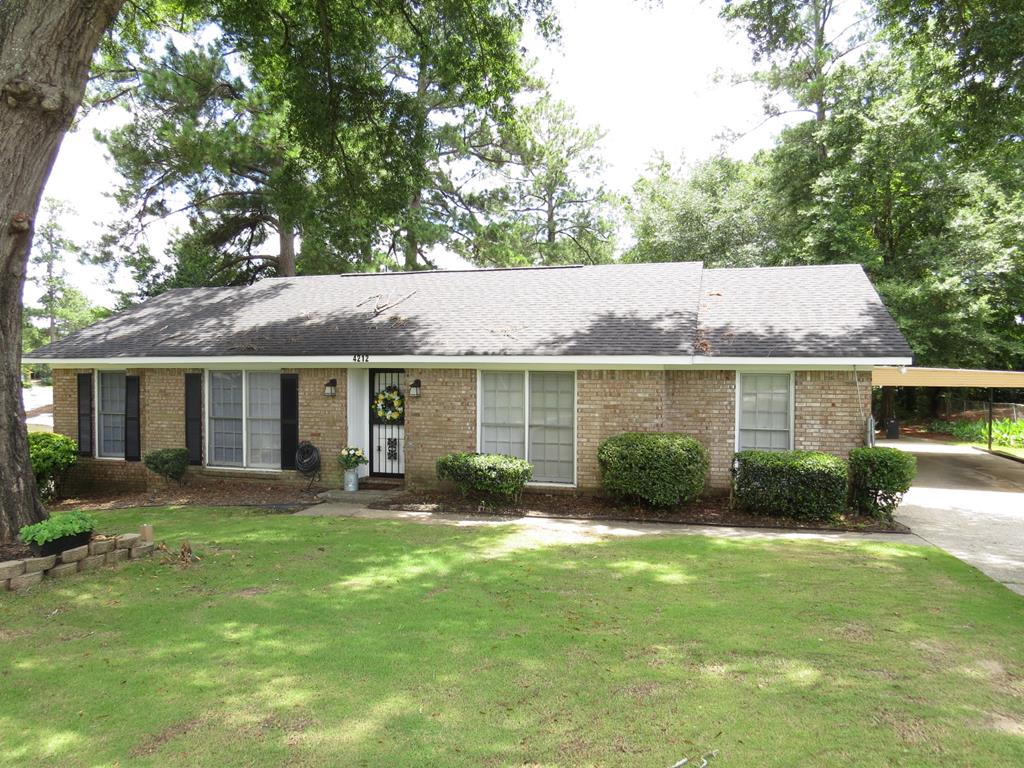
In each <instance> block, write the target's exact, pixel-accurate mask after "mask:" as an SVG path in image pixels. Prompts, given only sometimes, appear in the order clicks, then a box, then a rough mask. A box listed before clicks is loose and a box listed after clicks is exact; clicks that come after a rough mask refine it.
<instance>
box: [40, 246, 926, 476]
mask: <svg viewBox="0 0 1024 768" xmlns="http://www.w3.org/2000/svg"><path fill="white" fill-rule="evenodd" d="M26 361H27V362H32V363H48V364H50V365H51V366H52V367H53V378H54V430H55V431H56V432H59V433H61V434H65V435H68V436H70V437H73V438H75V439H76V440H78V443H79V448H80V452H81V454H82V457H81V459H80V461H79V462H78V464H77V465H76V467H75V469H74V474H73V477H72V478H71V481H72V482H73V483H76V484H79V485H81V484H90V483H91V484H103V485H107V484H118V485H121V486H124V487H133V488H140V487H145V486H147V485H148V484H150V483H151V482H154V481H155V480H156V478H155V476H153V475H152V474H151V473H149V471H148V470H147V469H146V468H145V466H144V465H143V463H142V462H141V461H140V460H139V459H140V457H142V456H144V455H145V454H146V453H148V452H149V451H153V450H156V449H158V448H168V447H175V448H178V447H180V448H187V449H188V451H189V458H190V462H191V463H192V464H193V465H194V466H192V467H190V472H192V473H195V474H198V475H207V476H235V477H245V478H251V479H260V478H273V479H274V480H281V479H290V478H294V479H295V480H296V481H297V482H299V481H301V480H302V478H301V477H299V476H298V474H297V473H296V472H295V470H294V466H295V458H294V457H295V447H296V445H297V443H298V442H299V441H302V440H309V441H311V442H312V443H314V444H315V445H316V446H317V447H318V448H319V449H320V452H321V455H322V458H323V468H324V480H325V481H327V482H329V483H338V482H340V474H341V473H340V471H339V468H338V465H337V463H336V461H335V456H336V455H337V453H338V451H339V450H340V449H341V448H342V447H344V446H346V445H356V446H360V447H362V448H364V449H365V450H366V451H367V452H368V454H369V456H370V457H371V459H372V462H371V464H370V465H369V466H367V467H364V468H363V470H362V471H363V473H364V474H372V475H385V476H392V477H404V478H405V482H406V483H407V484H408V485H415V486H422V485H429V484H432V483H434V482H436V480H435V474H434V464H435V461H436V459H437V458H438V456H440V455H442V454H444V453H446V452H449V451H456V450H462V451H481V452H493V453H506V454H512V455H516V456H521V457H525V458H527V459H528V460H529V461H530V462H532V464H533V465H534V481H535V483H537V484H538V485H544V486H550V487H563V488H579V489H582V490H593V489H597V488H598V487H599V485H600V475H599V469H598V464H597V449H598V446H599V445H600V444H601V442H602V441H603V440H604V439H605V438H607V437H609V436H610V435H614V434H617V433H620V432H625V431H671V432H681V433H686V434H689V435H692V436H694V437H696V438H697V439H698V440H700V441H701V442H702V443H703V444H704V445H705V446H706V447H707V448H708V450H709V452H710V455H711V470H710V476H709V485H710V486H711V487H712V488H722V487H725V486H727V485H728V482H729V467H730V462H731V459H732V455H733V452H734V451H735V450H737V449H740V448H769V449H785V448H800V449H813V450H822V451H828V452H831V453H836V454H840V455H845V454H846V453H847V452H848V451H849V450H850V449H852V448H854V447H856V446H858V445H862V444H863V442H864V438H865V434H866V431H865V426H866V420H867V417H868V415H869V413H870V407H871V404H870V397H871V367H872V366H873V365H909V364H910V363H911V352H910V349H909V347H908V346H907V342H906V340H905V339H904V338H903V336H902V335H901V333H900V331H899V329H898V328H897V326H896V324H895V322H894V321H893V319H892V317H891V316H890V315H889V313H888V312H887V310H886V309H885V306H884V305H883V304H882V302H881V300H880V299H879V297H878V294H877V293H876V292H875V290H874V288H873V287H872V286H871V284H870V282H869V281H868V279H867V277H866V276H865V274H864V272H863V270H862V269H861V268H860V267H859V266H853V265H841V266H820V267H778V268H754V269H705V268H704V266H703V265H702V264H700V263H698V262H684V263H669V264H637V265H624V264H615V265H603V266H582V267H580V266H571V267H549V268H535V269H492V270H467V271H439V272H410V273H384V274H381V273H375V274H365V273H360V274H346V275H336V276H323V277H292V278H276V279H269V280H263V281H260V282H258V283H256V284H254V285H251V286H247V287H235V288H196V289H180V290H173V291H169V292H167V293H165V294H163V295H161V296H158V297H156V298H153V299H150V300H149V301H146V302H144V303H143V304H141V305H139V306H138V307H135V308H133V309H130V310H128V311H126V312H123V313H121V314H119V315H116V316H114V317H111V318H109V319H107V320H104V321H102V322H99V323H97V324H95V325H93V326H91V327H89V328H85V329H83V330H81V331H78V332H77V333H75V334H73V335H71V336H69V337H67V338H64V339H61V340H59V341H57V342H54V343H53V344H50V345H48V346H46V347H43V348H42V349H39V350H37V351H36V352H33V353H32V354H31V355H30V356H29V357H27V358H26ZM388 385H396V386H397V387H398V388H399V390H400V392H401V395H402V397H403V399H404V411H405V414H404V423H397V424H396V423H387V424H381V423H378V421H379V419H378V418H377V417H376V415H375V414H374V413H373V409H372V408H371V400H372V398H373V397H374V395H375V394H376V393H377V392H379V391H381V390H383V389H384V388H385V387H386V386H388Z"/></svg>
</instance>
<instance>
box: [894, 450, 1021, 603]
mask: <svg viewBox="0 0 1024 768" xmlns="http://www.w3.org/2000/svg"><path fill="white" fill-rule="evenodd" d="M878 444H879V445H890V446H892V447H895V448H899V449H901V450H904V451H910V452H911V453H913V454H914V455H915V456H917V480H916V481H915V482H914V487H913V488H911V490H910V492H909V493H908V494H907V495H906V497H905V498H904V500H903V504H902V505H901V506H900V509H899V511H898V512H897V513H896V519H897V520H899V521H900V522H901V523H904V524H906V525H909V526H910V528H911V529H912V530H913V531H914V533H916V534H917V535H918V536H920V537H921V538H923V539H925V540H926V541H928V542H930V543H931V544H934V545H935V546H938V547H941V548H942V549H944V550H946V551H947V552H949V553H950V554H951V555H954V556H956V557H958V558H960V559H961V560H963V561H965V562H967V563H970V564H971V565H973V566H975V567H976V568H978V569H979V570H981V571H982V572H983V573H985V574H987V575H988V576H991V577H992V578H993V579H995V580H996V581H999V582H1002V583H1003V584H1005V585H1006V586H1007V587H1009V588H1010V589H1012V590H1013V591H1014V592H1016V593H1018V594H1020V595H1024V464H1020V463H1018V462H1015V461H1011V460H1010V459H1004V458H1001V457H999V456H991V455H989V454H987V453H982V452H981V451H977V450H975V449H973V448H967V447H963V446H958V445H950V444H948V443H938V442H933V441H929V440H915V439H908V438H901V439H900V440H891V441H890V440H880V441H879V443H878Z"/></svg>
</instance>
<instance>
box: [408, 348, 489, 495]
mask: <svg viewBox="0 0 1024 768" xmlns="http://www.w3.org/2000/svg"><path fill="white" fill-rule="evenodd" d="M416 379H419V380H420V382H421V383H422V387H423V388H422V392H423V394H422V395H421V396H420V397H409V398H406V411H405V480H406V483H407V484H408V485H410V486H431V485H436V483H437V474H436V470H435V464H436V462H437V458H438V456H441V455H443V454H445V453H449V452H451V451H475V450H476V371H475V370H471V369H464V368H429V369H428V368H409V369H407V370H406V371H405V380H406V382H407V383H411V382H413V381H415V380H416Z"/></svg>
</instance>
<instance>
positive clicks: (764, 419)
mask: <svg viewBox="0 0 1024 768" xmlns="http://www.w3.org/2000/svg"><path fill="white" fill-rule="evenodd" d="M792 412H793V411H792V380H791V376H790V374H788V373H741V374H739V440H738V445H739V450H741V451H745V450H750V449H757V450H763V451H784V450H788V449H789V448H790V446H791V445H792V423H793V418H792Z"/></svg>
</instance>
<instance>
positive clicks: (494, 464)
mask: <svg viewBox="0 0 1024 768" xmlns="http://www.w3.org/2000/svg"><path fill="white" fill-rule="evenodd" d="M437 476H438V478H439V479H441V480H450V481H451V482H453V483H454V484H455V486H456V487H457V488H458V489H459V490H460V491H461V492H462V494H463V495H464V496H466V495H469V494H470V493H479V494H483V495H485V496H493V497H498V498H504V499H512V500H515V499H518V498H519V495H520V494H521V493H522V492H523V488H524V486H525V485H526V484H527V483H528V482H529V481H530V478H531V477H533V467H532V466H530V462H528V461H526V460H525V459H517V458H515V457H514V456H502V455H500V454H497V453H465V452H463V451H456V452H455V453H449V454H446V455H444V456H442V457H441V458H439V459H438V460H437Z"/></svg>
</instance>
